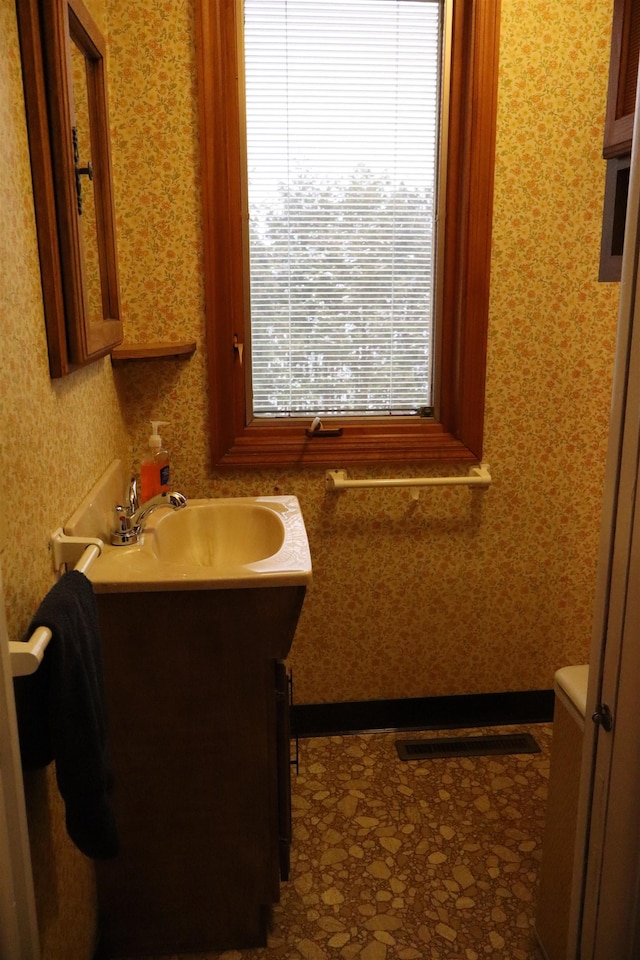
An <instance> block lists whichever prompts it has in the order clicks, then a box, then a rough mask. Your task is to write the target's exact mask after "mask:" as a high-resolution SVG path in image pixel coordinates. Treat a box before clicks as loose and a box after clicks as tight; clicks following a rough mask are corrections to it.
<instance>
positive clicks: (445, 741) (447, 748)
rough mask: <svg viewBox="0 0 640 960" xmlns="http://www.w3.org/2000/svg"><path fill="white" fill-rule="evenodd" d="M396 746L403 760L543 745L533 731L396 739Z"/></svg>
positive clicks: (512, 750) (491, 753)
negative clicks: (533, 734) (535, 738)
mask: <svg viewBox="0 0 640 960" xmlns="http://www.w3.org/2000/svg"><path fill="white" fill-rule="evenodd" d="M396 749H397V751H398V756H399V757H400V759H401V760H438V759H441V758H445V757H484V756H496V755H500V754H507V753H540V747H539V746H538V744H537V743H536V741H535V740H534V738H533V737H532V736H531V734H530V733H504V734H503V733H500V734H483V735H481V736H474V737H431V738H430V739H425V740H396Z"/></svg>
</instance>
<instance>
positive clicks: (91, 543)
mask: <svg viewBox="0 0 640 960" xmlns="http://www.w3.org/2000/svg"><path fill="white" fill-rule="evenodd" d="M103 546H104V544H103V542H102V540H97V539H92V538H90V537H68V536H67V535H66V534H65V533H64V531H63V530H62V527H58V529H57V530H54V532H53V533H52V534H51V540H50V541H49V549H50V550H51V555H52V557H53V565H54V567H55V569H56V571H57V572H60V571H61V570H62V568H63V567H67V569H71V568H73V569H75V570H79V571H80V573H86V572H87V570H88V568H89V567H90V566H91V564H92V563H93V561H94V560H95V559H96V557H99V556H100V554H101V552H102V548H103ZM50 640H51V631H50V630H49V628H48V627H36V629H35V630H34V631H33V633H32V634H31V636H30V637H29V639H28V640H26V641H23V640H10V641H9V656H10V660H11V672H12V674H13V676H14V677H24V676H27V675H28V674H30V673H35V672H36V670H37V669H38V667H39V666H40V664H41V663H42V658H43V656H44V652H45V650H46V649H47V646H48V645H49V641H50Z"/></svg>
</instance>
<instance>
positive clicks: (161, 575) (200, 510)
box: [88, 497, 311, 593]
mask: <svg viewBox="0 0 640 960" xmlns="http://www.w3.org/2000/svg"><path fill="white" fill-rule="evenodd" d="M88 577H89V579H90V580H91V582H92V583H93V585H94V589H95V590H96V592H98V593H107V592H114V593H116V592H129V591H140V590H142V591H153V590H211V589H224V588H228V587H269V586H296V585H306V584H309V583H310V582H311V556H310V553H309V543H308V540H307V533H306V530H305V526H304V520H303V518H302V512H301V510H300V504H299V503H298V500H297V498H296V497H235V498H228V499H213V500H189V501H188V503H187V506H186V507H183V508H182V509H181V510H171V509H170V508H168V507H167V508H166V509H164V508H161V509H159V510H156V511H155V513H153V514H152V515H151V516H150V518H149V520H148V521H147V524H146V526H145V529H144V532H143V534H142V537H141V539H140V542H139V543H137V544H131V545H129V546H124V547H119V546H110V545H105V546H104V548H103V552H102V554H101V555H100V557H98V559H97V560H95V561H94V562H93V564H92V565H91V567H90V568H89V572H88Z"/></svg>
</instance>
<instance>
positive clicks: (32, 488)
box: [0, 0, 129, 960]
mask: <svg viewBox="0 0 640 960" xmlns="http://www.w3.org/2000/svg"><path fill="white" fill-rule="evenodd" d="M94 7H95V4H92V9H93V8H94ZM99 13H100V11H98V15H99ZM101 22H103V21H102V20H101ZM0 130H2V136H1V137H0V217H1V218H2V229H0V331H1V333H0V476H1V477H2V490H3V494H2V499H3V502H2V504H0V566H1V568H2V579H3V584H4V592H5V602H6V613H7V623H8V630H9V636H10V638H11V639H19V638H20V637H21V636H22V635H23V633H24V631H25V630H26V628H27V626H28V624H29V622H30V620H31V618H32V616H33V614H34V613H35V611H36V608H37V606H38V604H39V602H40V600H41V599H42V597H43V596H44V595H45V593H46V592H47V590H48V589H49V587H50V586H51V585H52V583H53V580H54V576H55V575H54V572H53V569H52V565H51V556H50V553H49V551H48V545H49V537H50V535H51V532H52V531H53V530H55V528H56V527H58V526H60V525H61V524H62V523H64V521H65V520H66V519H67V518H68V517H69V516H70V514H71V513H72V512H73V510H74V509H75V507H76V506H77V505H78V503H79V502H80V500H81V499H82V498H83V496H84V495H85V493H86V492H87V490H89V488H90V487H91V486H92V485H93V483H94V482H95V480H96V479H97V478H98V477H99V476H100V474H101V473H102V472H103V470H104V469H105V467H106V466H107V464H108V463H109V462H110V461H111V460H112V459H113V458H114V457H118V456H125V457H127V456H128V447H129V444H128V440H127V437H126V434H125V432H124V427H123V422H122V418H121V416H120V408H119V403H118V398H117V396H116V392H115V389H114V384H113V376H112V373H111V366H110V363H109V361H108V360H106V361H105V360H103V361H100V362H99V363H96V364H94V365H92V366H91V367H89V368H87V369H86V370H82V371H79V372H77V373H74V374H72V375H71V376H69V377H66V378H65V379H64V380H61V381H55V382H54V381H51V380H50V378H49V365H48V359H47V345H46V337H45V327H44V313H43V306H42V292H41V286H40V269H39V264H38V249H37V243H36V232H35V219H34V208H33V199H32V197H33V194H32V188H31V171H30V166H29V153H28V144H27V132H26V123H25V110H24V100H23V91H22V76H21V65H20V50H19V45H18V34H17V25H16V5H15V2H14V0H0ZM25 792H26V798H27V810H28V817H29V833H30V840H31V851H32V861H33V874H34V882H35V888H36V901H37V911H38V920H39V928H40V940H41V952H42V958H43V960H84V958H86V957H88V956H90V955H91V953H92V951H93V947H94V935H95V926H96V907H95V887H94V880H93V864H92V863H91V861H89V860H87V858H86V857H84V856H83V855H82V854H81V853H80V852H79V851H78V850H77V849H76V848H75V847H74V846H73V845H72V844H71V841H70V840H69V838H68V837H67V834H66V831H65V827H64V813H63V810H62V804H61V801H60V798H59V796H58V790H57V786H56V784H55V776H54V769H53V766H50V767H48V768H47V769H46V770H44V771H37V772H34V773H32V774H30V775H29V776H28V778H27V780H26V782H25Z"/></svg>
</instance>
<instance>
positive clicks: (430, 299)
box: [244, 0, 441, 417]
mask: <svg viewBox="0 0 640 960" xmlns="http://www.w3.org/2000/svg"><path fill="white" fill-rule="evenodd" d="M440 22H441V3H440V2H439V0H244V47H245V49H244V66H245V96H246V137H247V189H248V201H249V265H250V302H251V321H250V322H251V331H250V341H251V377H252V414H253V416H255V417H283V416H308V415H316V414H326V415H331V414H339V415H343V416H344V415H357V416H363V415H377V416H380V415H383V414H405V415H406V414H412V413H416V412H417V411H419V410H420V409H421V408H424V407H429V406H430V405H431V404H432V393H433V388H432V379H433V347H432V345H433V320H434V317H433V313H434V310H433V304H434V273H435V219H436V218H435V202H436V194H437V189H436V184H437V157H438V134H439V124H438V115H439V74H440V37H441V26H440Z"/></svg>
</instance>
